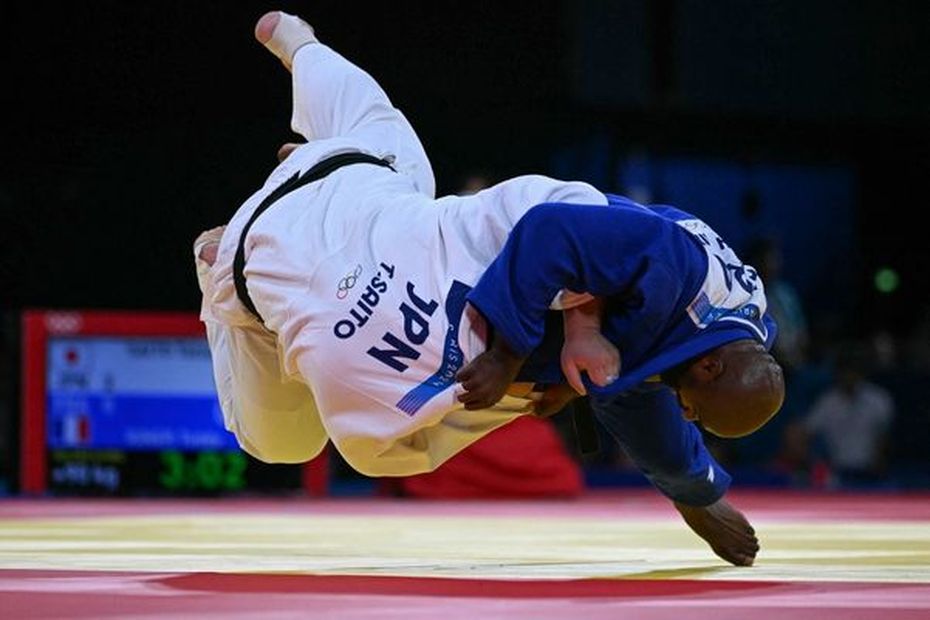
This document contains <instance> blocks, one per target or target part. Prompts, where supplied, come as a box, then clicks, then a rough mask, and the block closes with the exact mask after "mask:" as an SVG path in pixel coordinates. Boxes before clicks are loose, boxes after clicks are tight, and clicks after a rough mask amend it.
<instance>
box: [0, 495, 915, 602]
mask: <svg viewBox="0 0 930 620" xmlns="http://www.w3.org/2000/svg"><path fill="white" fill-rule="evenodd" d="M731 499H732V501H733V503H734V504H736V505H737V506H739V507H740V508H741V509H742V510H744V511H745V512H746V514H747V516H748V517H749V518H750V519H751V520H752V521H753V523H754V525H755V526H756V529H757V531H758V533H759V536H760V539H761V541H762V545H763V549H762V551H761V552H760V555H759V558H758V560H757V563H756V566H754V567H751V568H735V567H730V566H728V565H726V564H725V563H723V562H722V561H720V560H719V559H717V558H716V556H714V555H713V554H712V553H711V552H710V550H709V549H708V548H707V547H706V546H705V545H704V544H703V542H701V541H700V540H698V539H696V538H695V537H694V536H693V535H692V534H691V533H690V532H689V531H688V530H687V528H686V526H685V525H684V524H683V523H682V522H681V521H680V519H679V518H678V516H677V514H676V513H675V512H674V510H673V509H672V508H671V507H670V505H669V504H668V502H667V501H666V500H664V499H663V498H661V497H659V496H658V495H657V494H655V493H654V492H652V491H648V490H646V491H644V490H635V491H622V492H611V493H602V494H589V495H587V496H585V497H584V498H582V499H577V500H566V501H562V502H554V501H521V502H513V501H491V502H481V501H467V502H448V501H418V500H407V501H404V500H388V499H354V498H353V499H327V500H315V499H298V498H294V499H269V498H256V499H229V500H227V499H216V500H176V499H173V500H154V499H150V500H112V499H108V500H76V499H8V500H5V501H3V502H2V503H0V610H2V612H0V617H3V618H152V617H159V618H233V619H240V618H338V619H342V618H375V617H377V618H384V619H390V618H401V617H402V618H424V619H426V618H430V619H432V618H443V619H449V620H451V619H458V618H462V619H465V618H468V619H473V618H528V619H529V618H533V619H540V618H585V619H586V620H587V619H597V618H643V619H646V620H649V619H664V618H675V619H676V620H680V618H682V617H683V616H685V617H687V618H689V619H696V620H703V619H711V618H713V619H716V620H720V619H728V618H741V619H742V618H747V617H759V616H762V617H763V618H773V619H774V618H791V619H792V620H805V619H807V618H810V619H813V618H843V619H857V618H862V619H873V618H877V619H881V620H897V619H915V620H916V619H918V618H920V619H926V618H930V494H906V495H905V494H874V495H866V494H858V495H857V494H815V493H799V492H777V491H775V492H748V491H746V492H734V493H732V497H731Z"/></svg>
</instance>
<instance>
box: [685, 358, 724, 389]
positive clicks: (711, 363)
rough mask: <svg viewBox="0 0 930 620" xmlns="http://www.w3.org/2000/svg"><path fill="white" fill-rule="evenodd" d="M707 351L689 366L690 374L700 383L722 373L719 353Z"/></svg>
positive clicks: (707, 381)
mask: <svg viewBox="0 0 930 620" xmlns="http://www.w3.org/2000/svg"><path fill="white" fill-rule="evenodd" d="M715 353H716V352H714V353H709V354H707V355H705V356H703V357H700V358H698V360H697V361H696V362H695V363H694V364H692V366H691V374H692V376H693V377H694V378H695V379H697V380H698V381H699V382H701V383H710V382H711V381H713V380H714V379H716V378H717V377H719V376H720V375H721V374H722V373H723V361H722V360H721V359H720V356H719V355H716V354H715Z"/></svg>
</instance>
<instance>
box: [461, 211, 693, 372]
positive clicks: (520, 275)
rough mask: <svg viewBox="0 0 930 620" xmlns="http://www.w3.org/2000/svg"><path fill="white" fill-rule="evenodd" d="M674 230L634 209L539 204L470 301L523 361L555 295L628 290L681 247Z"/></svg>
mask: <svg viewBox="0 0 930 620" xmlns="http://www.w3.org/2000/svg"><path fill="white" fill-rule="evenodd" d="M673 226H675V225H674V224H672V223H670V222H668V221H667V220H664V219H663V218H661V217H659V216H657V215H655V214H654V213H652V212H651V211H649V210H648V209H645V208H642V207H638V206H609V207H601V208H597V209H592V208H591V207H590V206H585V205H569V204H561V203H552V204H542V205H538V206H536V207H533V208H532V209H530V210H529V211H528V212H527V213H526V215H524V216H523V217H522V218H521V219H520V220H519V221H518V222H517V224H516V225H515V226H514V228H513V231H512V232H511V233H510V236H509V237H508V239H507V242H506V244H505V245H504V248H503V249H502V251H501V252H500V254H498V256H497V258H496V259H495V260H494V261H493V262H492V263H491V265H490V266H489V267H488V269H487V270H486V271H485V273H484V274H483V276H482V277H481V279H480V280H479V281H478V283H477V284H476V285H475V287H474V288H473V289H472V291H471V292H470V293H469V296H468V301H469V302H470V303H471V304H472V305H474V306H475V307H476V308H477V309H478V310H479V311H480V312H481V313H482V314H483V315H484V316H485V318H486V319H487V320H488V321H489V322H490V323H491V324H492V325H493V326H494V328H495V329H496V330H497V333H498V334H499V335H500V336H501V337H502V338H504V340H506V341H507V343H508V344H509V345H510V347H511V348H512V349H513V351H514V352H515V353H517V354H518V355H521V356H526V355H528V354H529V352H530V351H532V349H534V348H535V347H536V346H537V345H538V344H539V343H540V341H541V339H542V336H543V332H544V324H545V315H546V311H547V310H548V309H549V306H550V304H551V302H552V300H553V298H554V297H555V296H556V295H557V294H558V293H559V291H560V290H562V289H569V290H571V291H577V292H585V293H590V294H592V295H596V296H610V295H621V294H623V293H625V292H628V291H629V289H630V287H631V286H633V284H634V283H636V282H637V281H638V280H639V279H640V278H641V277H642V276H643V275H644V274H645V273H646V272H647V271H648V270H649V269H651V268H653V266H654V263H655V262H656V261H660V262H662V261H663V258H664V257H665V255H666V254H667V253H668V250H667V249H666V248H674V247H676V245H677V244H678V243H679V239H675V238H672V237H673V235H674V234H675V233H674V231H673V230H672V227H673ZM663 267H664V266H663Z"/></svg>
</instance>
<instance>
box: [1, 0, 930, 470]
mask: <svg viewBox="0 0 930 620" xmlns="http://www.w3.org/2000/svg"><path fill="white" fill-rule="evenodd" d="M8 4H9V6H6V7H5V11H4V14H5V24H4V36H3V38H2V40H3V47H4V49H3V59H4V82H5V87H4V88H3V94H2V101H3V103H4V104H5V105H4V108H5V109H6V110H7V112H6V113H5V114H4V115H3V117H2V118H3V123H4V124H5V128H4V132H3V135H4V138H5V140H4V150H5V156H4V164H3V166H2V167H0V235H2V240H3V241H2V243H0V291H2V292H0V304H2V309H3V311H4V325H3V327H4V345H5V350H6V352H7V354H6V356H5V357H4V359H5V362H4V367H3V369H2V370H3V371H4V376H5V379H6V380H5V382H4V385H5V388H4V390H5V392H4V399H3V402H4V404H3V406H4V407H5V408H6V409H7V414H6V417H7V419H8V420H9V419H10V418H11V417H12V416H11V415H10V412H11V411H13V410H15V398H16V397H15V392H16V388H15V385H14V384H13V382H12V381H11V379H12V378H14V377H15V373H16V361H15V350H16V331H17V329H16V322H17V317H18V313H19V311H20V310H22V309H24V308H88V309H91V308H113V309H168V310H182V311H194V310H196V309H197V307H198V303H199V292H198V290H197V286H196V280H195V277H194V271H193V265H192V260H191V242H192V240H193V239H194V237H195V236H196V235H197V234H198V233H199V232H200V231H201V230H202V229H205V228H208V227H212V226H215V225H219V224H222V223H225V222H226V221H227V219H228V218H229V216H230V215H231V214H232V212H233V211H234V210H235V209H236V208H237V207H238V205H239V204H240V202H241V201H242V200H244V199H245V198H246V197H247V196H248V195H249V194H250V193H251V192H252V191H254V190H255V189H256V188H257V187H259V185H260V184H261V183H262V182H263V180H264V177H265V175H266V174H267V173H268V172H269V171H270V170H271V168H272V167H273V165H274V164H275V159H274V154H275V151H276V149H277V147H278V146H279V145H280V144H281V143H283V142H285V141H288V140H290V139H293V138H294V136H293V135H292V134H291V133H290V131H289V127H288V122H289V115H290V83H289V79H288V76H287V73H286V71H285V70H284V68H283V67H282V66H281V65H280V63H278V61H277V60H276V59H274V58H273V57H272V56H271V55H270V54H268V53H267V52H266V51H265V50H264V49H263V48H262V47H261V46H260V45H259V44H258V43H257V42H255V40H254V39H253V37H252V29H253V26H254V23H255V21H256V20H257V18H258V17H259V16H260V15H262V14H263V13H264V12H265V11H267V10H271V9H276V8H281V9H284V10H286V11H288V12H292V13H297V14H300V15H301V16H303V17H305V18H306V19H307V20H308V21H310V22H311V23H312V24H313V25H314V26H315V28H316V31H317V34H318V35H319V36H320V38H321V39H322V40H323V41H324V42H326V43H327V44H329V45H331V46H332V47H334V48H335V49H336V50H338V51H340V52H341V53H343V54H344V55H346V56H347V57H348V58H349V59H351V60H353V61H354V62H356V63H357V64H359V65H360V66H362V67H363V68H365V69H366V70H367V71H369V72H370V73H371V74H372V75H373V76H374V77H375V78H376V79H377V80H378V81H379V82H380V83H381V84H382V85H383V87H384V88H385V90H386V91H387V92H388V93H389V95H390V96H391V98H392V100H393V102H394V103H395V105H396V106H397V107H399V108H400V109H402V110H403V111H404V113H405V114H406V115H407V117H408V118H409V119H410V120H411V122H412V123H413V125H414V126H415V127H416V128H417V130H418V132H419V134H420V136H421V139H422V141H423V142H424V145H425V147H426V150H427V152H428V153H429V154H430V156H431V159H432V162H433V166H434V169H435V172H436V176H437V180H438V185H439V192H440V193H448V192H454V191H457V190H458V189H459V188H460V187H461V184H462V183H463V181H464V179H465V177H466V176H467V175H468V174H470V173H472V172H474V171H482V172H484V173H485V174H486V175H488V176H489V177H490V178H492V179H493V180H499V179H502V178H505V177H508V176H512V175H514V174H521V173H529V172H538V173H544V174H552V175H556V176H560V175H561V173H565V174H566V175H568V174H570V175H571V176H573V177H575V178H579V179H582V180H589V181H592V182H595V183H597V184H598V185H599V186H600V187H602V188H603V189H605V190H607V191H615V192H624V191H625V190H626V189H627V188H625V187H623V186H622V183H621V181H620V178H621V177H619V176H618V175H616V174H614V173H613V168H612V166H616V165H618V162H622V161H625V159H624V158H626V157H627V156H628V155H629V153H631V152H638V153H646V154H648V156H649V157H653V158H662V157H687V158H697V159H700V158H712V159H713V158H716V159H720V160H725V161H730V162H736V163H737V164H744V165H747V166H750V165H753V164H754V163H756V162H773V163H775V164H787V165H811V166H840V167H842V168H843V169H844V170H847V171H849V174H850V175H851V177H850V178H852V179H853V194H852V199H851V202H850V204H848V205H845V208H846V210H838V211H837V212H836V213H837V222H838V223H839V224H844V225H846V228H844V230H847V229H848V230H849V231H851V233H850V234H851V237H850V238H849V239H847V241H848V244H847V245H848V247H851V248H852V251H850V252H848V254H849V255H848V256H844V257H843V259H844V260H842V261H841V265H840V267H841V269H842V273H839V272H835V273H831V274H827V275H828V276H829V277H828V278H826V279H829V280H830V281H833V282H836V283H839V284H838V285H837V286H842V290H843V294H842V295H840V296H839V297H837V298H838V299H841V300H842V303H840V304H833V305H832V306H831V305H829V304H825V305H823V304H822V307H818V306H817V305H816V304H814V305H813V307H812V311H813V313H814V316H813V317H812V319H813V321H814V322H815V323H817V322H818V320H819V319H823V320H822V321H821V322H823V323H824V324H829V325H831V326H832V327H831V328H832V329H834V330H839V331H842V332H844V333H850V334H860V333H861V334H865V333H868V332H869V331H870V330H873V329H876V328H885V329H888V330H891V331H893V332H894V334H895V335H896V336H898V337H900V338H912V337H913V336H912V334H914V333H915V330H917V329H918V328H919V326H920V321H921V320H922V319H923V318H924V317H925V316H926V315H927V313H928V311H930V308H928V297H930V296H928V293H927V291H928V283H930V278H928V276H927V274H928V272H930V250H928V247H927V243H926V240H925V239H926V232H925V230H926V228H925V225H923V224H921V223H919V222H920V221H922V219H920V218H922V217H923V216H924V212H925V211H926V206H927V205H926V195H927V194H926V191H925V189H924V185H925V183H926V182H927V180H928V179H930V8H928V7H930V5H928V4H927V3H926V2H919V1H918V2H903V1H897V2H884V1H879V0H872V1H862V2H842V1H836V2H824V1H821V2H809V1H808V2H805V1H800V0H798V1H783V2H776V1H764V0H760V1H737V0H726V1H714V2H710V1H698V0H657V1H655V2H647V1H645V0H638V1H637V0H623V1H609V0H588V1H579V2H568V1H562V2H556V1H550V2H545V1H543V2H521V3H502V2H460V1H450V2H402V3H368V2H335V1H314V2H278V3H265V2H254V3H249V2H235V3H233V2H220V1H218V0H210V1H198V2H181V1H176V0H175V1H161V2H113V1H96V2H89V3H84V2H81V3H62V4H61V5H49V4H46V3H42V4H37V3H19V2H16V3H8ZM592 141H594V143H596V144H599V145H601V147H599V148H600V150H601V153H600V155H599V156H598V157H599V159H597V158H595V159H597V160H598V161H601V162H605V163H603V166H602V167H601V168H600V169H599V168H598V167H597V165H592V163H591V161H589V160H590V159H591V158H590V157H589V156H587V155H585V152H586V151H585V147H583V145H585V144H590V143H591V142H592ZM579 145H582V146H581V147H579ZM579 152H580V153H581V154H580V155H579V154H578V153H579ZM560 161H561V162H562V164H561V165H559V164H558V162H560ZM566 161H570V163H569V164H565V162H566ZM604 170H606V172H604ZM563 176H564V175H563ZM661 197H662V196H661V195H659V196H657V198H661ZM683 206H687V205H683ZM766 208H767V209H770V210H773V209H774V210H775V213H776V214H777V213H778V212H777V209H778V205H767V206H766ZM832 208H834V207H833V206H832V205H829V204H824V205H822V207H821V206H819V205H817V210H818V211H821V213H820V214H821V215H823V211H826V212H827V213H828V214H829V213H830V211H829V210H830V209H832ZM791 217H795V218H796V215H792V216H791ZM709 219H710V221H711V222H712V223H713V222H714V220H713V218H712V217H710V218H709ZM840 219H842V220H843V221H842V222H840V221H839V220H840ZM825 221H826V222H827V225H824V224H823V222H825ZM829 221H830V216H829V215H828V216H827V217H826V218H824V217H820V218H819V219H817V222H819V223H818V224H817V225H818V226H822V228H823V229H822V230H820V231H819V234H820V235H821V236H822V238H823V239H825V240H829V239H830V236H831V234H832V228H831V226H830V225H829ZM785 223H786V225H787V224H789V223H790V224H791V225H792V226H804V223H803V222H798V221H792V222H785ZM844 234H846V233H844ZM810 249H811V251H815V250H816V248H815V247H812V248H810ZM788 262H789V266H791V267H792V268H793V269H795V274H794V275H796V276H798V277H799V278H803V277H804V276H805V275H808V274H804V273H801V270H803V269H804V263H803V262H801V261H797V260H794V261H793V262H792V261H788ZM883 266H887V267H891V268H893V269H895V270H896V271H897V272H898V274H899V275H900V277H901V284H900V287H899V288H898V289H897V290H896V291H895V292H894V293H892V294H880V293H878V292H877V291H876V290H875V289H874V287H873V286H872V284H871V281H872V277H873V275H874V272H875V270H876V269H877V268H879V267H883ZM833 268H834V269H836V265H835V264H834V267H833ZM788 275H789V276H791V275H792V274H791V273H789V274H788ZM823 279H824V278H821V280H823ZM821 311H822V315H821V314H818V312H821ZM6 428H12V426H10V425H9V424H7V425H6ZM3 435H5V437H6V440H5V444H6V445H5V447H6V449H5V450H4V452H7V453H9V446H10V443H11V442H10V437H11V436H12V435H11V433H0V436H3ZM0 447H3V446H0Z"/></svg>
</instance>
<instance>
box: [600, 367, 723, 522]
mask: <svg viewBox="0 0 930 620" xmlns="http://www.w3.org/2000/svg"><path fill="white" fill-rule="evenodd" d="M591 408H592V409H593V411H594V414H595V416H597V419H598V420H599V421H600V423H601V424H602V425H603V426H604V428H606V429H607V430H608V431H609V432H610V433H611V435H613V436H614V437H615V438H616V439H617V441H618V442H619V443H620V445H621V446H622V447H623V449H624V450H625V451H626V453H627V454H629V456H630V458H631V459H632V460H633V462H634V463H636V466H637V467H639V469H640V470H641V471H642V472H643V474H644V475H645V476H646V478H648V479H649V481H650V482H651V483H652V484H653V485H654V486H655V487H656V488H657V489H658V490H659V491H661V492H662V494H663V495H665V496H666V497H668V498H669V499H671V500H673V501H677V502H681V503H683V504H688V505H692V506H707V505H709V504H712V503H714V502H716V501H717V500H718V499H720V498H721V497H723V494H724V493H726V491H727V489H728V488H729V486H730V481H731V478H730V475H729V474H728V473H727V472H726V471H725V470H724V469H723V468H722V467H721V466H720V464H719V463H717V461H715V460H714V457H713V456H711V454H710V452H708V450H707V448H706V447H705V446H704V441H703V439H702V438H701V433H700V431H699V430H698V429H697V427H695V426H694V424H692V423H690V422H687V421H685V420H684V419H683V418H682V417H681V408H680V407H679V406H678V403H677V402H676V400H675V395H674V393H673V392H672V391H671V390H670V389H668V388H666V387H664V386H660V385H656V387H655V388H643V389H639V390H633V391H630V392H624V393H623V394H621V395H619V396H617V397H614V398H612V399H609V400H607V399H604V400H601V399H597V398H594V397H592V399H591Z"/></svg>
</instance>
